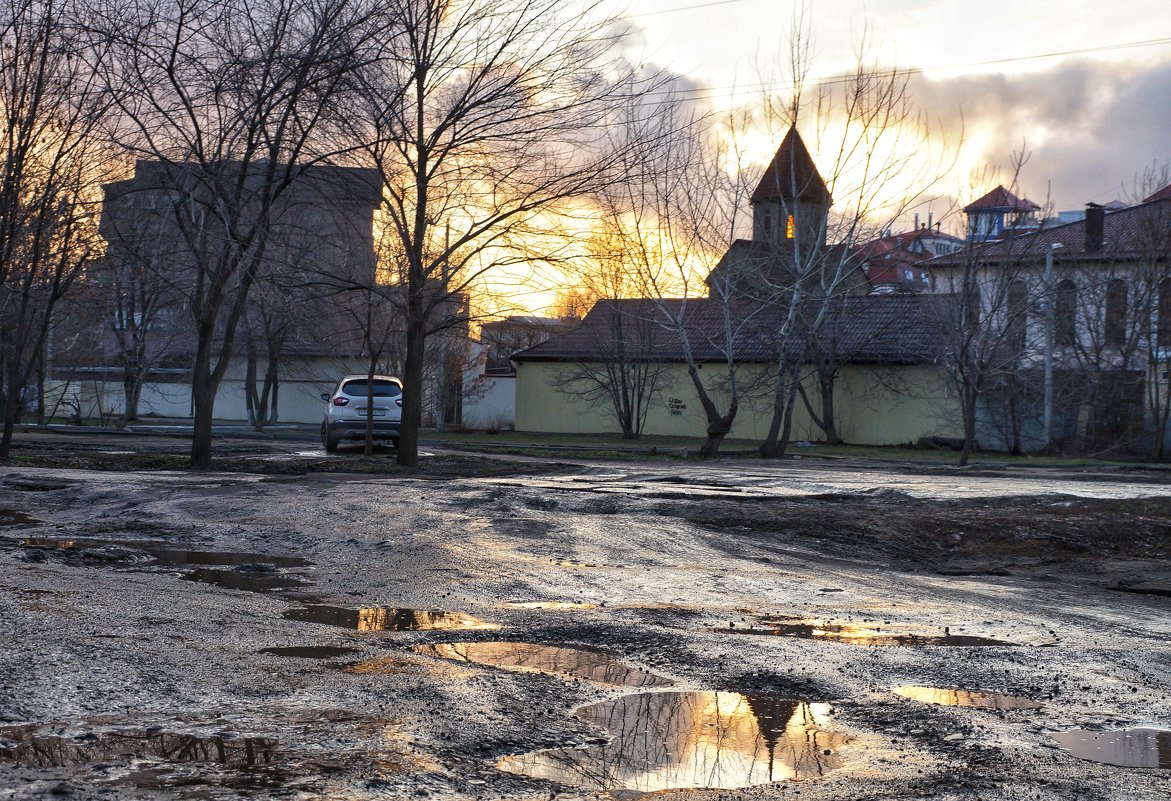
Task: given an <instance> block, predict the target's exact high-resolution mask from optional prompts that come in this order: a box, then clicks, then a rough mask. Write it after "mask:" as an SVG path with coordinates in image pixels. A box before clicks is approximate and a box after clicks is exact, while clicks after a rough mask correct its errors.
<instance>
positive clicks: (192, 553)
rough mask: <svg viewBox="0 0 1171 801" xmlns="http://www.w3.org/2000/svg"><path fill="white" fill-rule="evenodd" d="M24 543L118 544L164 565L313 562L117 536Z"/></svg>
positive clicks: (40, 545)
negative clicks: (130, 539) (133, 540)
mask: <svg viewBox="0 0 1171 801" xmlns="http://www.w3.org/2000/svg"><path fill="white" fill-rule="evenodd" d="M22 543H23V544H24V545H26V546H29V547H33V548H58V549H61V550H79V549H84V548H104V547H108V546H116V547H119V548H127V549H133V550H135V551H143V552H144V553H146V554H148V555H149V556H150V557H151V558H152V559H153V560H154V562H155V563H157V564H159V565H165V566H167V567H185V566H188V565H210V566H226V567H241V566H245V565H274V566H276V567H309V566H310V565H311V564H313V563H312V562H310V561H309V560H307V559H300V558H298V557H295V556H273V555H270V554H264V553H245V552H238V551H197V550H191V549H188V548H174V547H171V546H167V545H162V544H160V543H157V542H122V541H118V540H99V539H87V538H81V539H52V538H49V537H28V538H26V539H24V540H22Z"/></svg>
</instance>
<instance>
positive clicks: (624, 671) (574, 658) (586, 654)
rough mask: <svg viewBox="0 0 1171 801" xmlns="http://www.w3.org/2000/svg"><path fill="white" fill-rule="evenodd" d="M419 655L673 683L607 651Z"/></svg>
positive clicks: (617, 681)
mask: <svg viewBox="0 0 1171 801" xmlns="http://www.w3.org/2000/svg"><path fill="white" fill-rule="evenodd" d="M414 650H415V651H417V652H418V653H421V654H428V655H430V656H438V657H441V658H443V659H452V660H455V661H457V662H474V663H476V664H480V665H492V666H493V667H499V668H505V669H508V670H522V671H535V672H540V673H553V674H556V675H561V676H574V677H577V678H582V679H589V680H590V681H596V682H598V683H600V684H611V685H614V686H621V687H666V686H669V685H671V684H674V682H673V681H671V680H670V679H667V678H664V677H662V676H655V675H653V674H651V673H644V672H643V671H641V670H638V669H636V668H633V667H631V666H630V665H627V664H624V663H623V662H622V661H621V660H619V659H618V658H617V657H615V656H613V655H612V654H608V653H605V652H603V651H587V650H582V649H579V648H561V647H556V646H551V645H534V644H533V643H526V642H459V643H444V644H441V645H420V646H417V647H416V648H415V649H414Z"/></svg>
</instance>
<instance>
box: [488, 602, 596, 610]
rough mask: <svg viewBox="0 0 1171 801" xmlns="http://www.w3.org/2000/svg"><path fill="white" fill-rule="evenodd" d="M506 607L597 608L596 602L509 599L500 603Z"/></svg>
mask: <svg viewBox="0 0 1171 801" xmlns="http://www.w3.org/2000/svg"><path fill="white" fill-rule="evenodd" d="M501 606H504V607H507V608H508V609H597V608H598V605H597V604H587V603H578V602H576V601H509V602H507V603H503V604H501Z"/></svg>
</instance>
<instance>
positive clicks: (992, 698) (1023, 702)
mask: <svg viewBox="0 0 1171 801" xmlns="http://www.w3.org/2000/svg"><path fill="white" fill-rule="evenodd" d="M891 692H893V693H894V694H895V695H901V696H903V697H904V698H910V699H911V700H913V701H919V702H920V703H924V704H940V705H942V706H966V707H974V708H976V709H1040V708H1041V707H1043V706H1044V704H1041V703H1038V702H1037V701H1033V700H1030V699H1028V698H1018V697H1016V696H1013V695H1001V694H1000V693H984V692H978V691H976V690H951V689H947V688H944V687H917V686H914V685H903V686H901V687H894V688H892V690H891Z"/></svg>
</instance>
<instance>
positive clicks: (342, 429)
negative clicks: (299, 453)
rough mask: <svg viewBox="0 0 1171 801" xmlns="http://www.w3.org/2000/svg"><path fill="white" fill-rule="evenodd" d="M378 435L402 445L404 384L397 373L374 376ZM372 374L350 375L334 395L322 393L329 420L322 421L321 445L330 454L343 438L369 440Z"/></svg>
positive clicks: (375, 427) (377, 436)
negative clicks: (400, 442) (399, 438)
mask: <svg viewBox="0 0 1171 801" xmlns="http://www.w3.org/2000/svg"><path fill="white" fill-rule="evenodd" d="M373 384H374V404H373V407H372V408H373V415H372V416H373V418H374V438H375V439H388V440H390V445H391V447H392V448H397V447H398V428H399V423H400V422H401V421H402V416H403V384H402V382H401V381H399V380H398V379H397V378H395V377H394V376H389V375H376V376H374V381H373ZM369 391H370V381H369V378H368V376H364V375H348V376H346V377H345V378H343V379H342V380H341V381H339V382H338V385H337V389H335V390H334V391H333V394H332V395H326V394H322V396H321V399H322V400H323V401H325V419H324V420H322V422H321V444H322V445H324V446H325V451H326V453H334V452H335V451H337V446H338V444H339V443H340V442H341V441H342V440H343V439H346V440H354V439H365V437H366V417H367V408H368V406H367V399H368V397H369Z"/></svg>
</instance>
